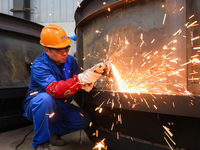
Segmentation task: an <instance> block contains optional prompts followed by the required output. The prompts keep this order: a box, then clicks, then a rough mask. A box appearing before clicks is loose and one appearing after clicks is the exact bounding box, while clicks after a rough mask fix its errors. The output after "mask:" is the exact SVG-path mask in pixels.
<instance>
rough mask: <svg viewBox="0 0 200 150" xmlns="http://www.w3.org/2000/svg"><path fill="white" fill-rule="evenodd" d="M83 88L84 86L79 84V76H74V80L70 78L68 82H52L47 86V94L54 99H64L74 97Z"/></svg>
mask: <svg viewBox="0 0 200 150" xmlns="http://www.w3.org/2000/svg"><path fill="white" fill-rule="evenodd" d="M81 87H82V85H81V84H80V82H79V79H78V76H77V75H74V76H73V78H69V79H68V80H66V81H64V80H61V81H54V82H51V83H50V84H49V85H48V86H47V88H46V92H47V93H48V94H50V95H51V96H53V97H54V98H63V97H69V96H72V95H74V94H75V93H76V92H77V91H78V90H80V89H81Z"/></svg>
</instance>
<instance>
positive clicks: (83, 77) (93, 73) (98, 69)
mask: <svg viewBox="0 0 200 150" xmlns="http://www.w3.org/2000/svg"><path fill="white" fill-rule="evenodd" d="M105 67H106V65H105V64H104V63H99V64H97V65H95V66H93V67H92V68H90V69H87V70H85V71H84V72H83V73H80V74H78V79H79V81H80V83H81V84H82V85H85V84H87V83H89V84H90V83H94V82H96V81H97V80H98V79H99V78H100V77H101V75H102V73H103V70H104V69H105Z"/></svg>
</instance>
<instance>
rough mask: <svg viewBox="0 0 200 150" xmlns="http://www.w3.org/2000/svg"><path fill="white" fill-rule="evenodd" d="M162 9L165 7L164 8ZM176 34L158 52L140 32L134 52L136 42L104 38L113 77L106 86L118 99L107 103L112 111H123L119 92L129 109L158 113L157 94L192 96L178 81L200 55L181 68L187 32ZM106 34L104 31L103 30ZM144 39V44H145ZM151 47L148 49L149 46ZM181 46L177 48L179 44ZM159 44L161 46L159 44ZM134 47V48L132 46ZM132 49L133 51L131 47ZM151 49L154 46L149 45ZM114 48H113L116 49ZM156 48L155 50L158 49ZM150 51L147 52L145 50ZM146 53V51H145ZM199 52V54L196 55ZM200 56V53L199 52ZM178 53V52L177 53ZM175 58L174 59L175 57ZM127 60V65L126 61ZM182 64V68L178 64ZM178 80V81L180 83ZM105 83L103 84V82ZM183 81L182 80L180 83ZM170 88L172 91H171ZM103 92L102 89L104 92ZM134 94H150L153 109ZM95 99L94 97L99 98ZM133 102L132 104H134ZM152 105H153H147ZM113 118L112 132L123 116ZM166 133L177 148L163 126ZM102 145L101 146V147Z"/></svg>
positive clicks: (122, 38) (168, 131) (198, 62)
mask: <svg viewBox="0 0 200 150" xmlns="http://www.w3.org/2000/svg"><path fill="white" fill-rule="evenodd" d="M163 7H165V6H164V5H163ZM183 9H184V7H181V8H180V9H179V11H182V10H183ZM108 11H110V8H108ZM176 12H177V11H176ZM166 17H167V14H166V13H165V14H164V16H163V20H162V21H160V23H163V24H165V23H166ZM193 17H194V15H192V16H190V17H189V19H191V18H193ZM197 25H198V24H197V21H194V22H192V23H191V20H190V22H187V23H186V24H185V28H190V27H193V26H197ZM142 28H143V27H139V28H138V29H142ZM175 31H176V32H175V33H173V34H172V38H171V39H170V38H169V39H170V40H169V41H167V43H165V45H164V44H163V45H159V46H157V47H158V49H155V50H153V49H148V46H149V44H148V43H149V42H151V44H152V43H154V44H152V45H155V38H152V39H151V41H147V40H148V38H145V37H146V36H145V32H142V33H141V32H139V33H137V35H138V37H134V38H135V39H139V40H138V41H137V43H136V45H137V46H136V47H134V46H133V50H132V47H131V46H132V44H133V43H131V42H133V41H130V42H129V41H128V39H127V37H128V36H124V37H120V36H119V35H120V34H118V33H117V34H116V37H115V36H113V37H112V36H110V35H109V36H108V35H106V36H104V40H105V41H106V43H107V45H108V49H107V48H106V49H103V51H104V52H105V53H106V58H105V59H102V60H104V61H110V62H111V68H112V69H111V74H112V75H111V77H108V78H106V79H108V80H107V81H108V82H106V84H107V86H108V85H109V88H110V90H111V91H112V92H111V96H113V97H114V96H115V97H117V98H116V99H115V98H109V99H108V100H105V101H106V104H109V105H110V106H111V110H114V107H115V106H118V108H120V109H121V108H122V104H121V102H120V97H119V94H118V93H119V92H120V93H122V94H123V96H124V98H126V99H128V101H127V103H128V106H129V107H130V108H133V109H134V108H135V107H137V105H140V104H141V103H143V104H146V106H147V108H154V109H156V110H157V109H159V108H158V107H157V106H156V105H155V104H154V103H155V101H156V96H154V95H158V94H169V95H176V94H181V95H192V93H191V92H189V91H187V88H186V87H185V86H186V85H185V84H184V83H181V82H180V83H179V78H181V79H185V75H184V74H185V73H186V65H188V64H190V65H197V64H200V60H199V59H198V58H199V55H197V54H196V55H193V56H191V57H190V58H189V59H187V61H188V60H189V61H188V62H184V64H182V63H183V62H182V59H181V58H180V57H177V55H178V54H177V51H176V50H177V49H178V50H179V48H180V47H176V46H178V45H180V44H181V43H178V42H179V41H178V39H179V38H178V37H181V38H183V37H184V38H186V35H183V32H182V31H185V30H184V29H179V28H178V29H176V30H175ZM102 32H103V30H102ZM96 33H101V31H99V30H96ZM144 39H145V41H144ZM199 39H200V36H197V37H193V38H191V39H190V40H191V41H195V40H199ZM156 41H159V39H158V38H157V37H156ZM146 43H147V44H148V45H147V44H146ZM176 43H178V44H176ZM159 44H160V43H159ZM130 45H131V46H130ZM129 46H130V47H129ZM150 46H151V45H150ZM113 47H114V48H113ZM157 47H156V48H157ZM126 49H131V50H132V51H131V53H132V54H131V53H129V52H130V51H126ZM146 49H147V50H146ZM145 50H146V51H145ZM193 50H200V47H193ZM193 52H198V51H193ZM199 52H200V51H199ZM125 53H126V54H127V55H125V58H124V59H123V58H122V57H123V54H125ZM178 53H179V52H178ZM174 55H175V56H174ZM95 57H96V58H97V56H94V58H95ZM126 60H127V61H126ZM180 62H181V64H179V63H180ZM196 74H198V72H197V71H195V70H193V71H192V72H191V73H189V74H188V75H189V78H187V80H188V81H198V80H200V78H198V77H193V75H196ZM177 78H178V80H177ZM102 81H103V80H102ZM180 81H182V80H180ZM168 87H170V88H172V89H170V88H169V89H168ZM102 89H103V88H102ZM99 93H100V92H98V93H97V94H96V95H98V94H99ZM132 93H136V94H138V95H139V96H140V94H141V93H147V94H150V95H151V96H152V97H153V99H152V101H153V105H152V101H151V100H150V99H147V100H146V99H145V98H144V97H139V100H138V98H135V97H134V96H131V94H132ZM153 94H154V95H153ZM96 95H95V96H96ZM95 96H94V97H95ZM161 99H162V102H163V103H164V104H168V105H171V107H173V108H175V107H176V105H175V104H177V103H175V102H167V101H165V100H164V99H163V98H162V97H161ZM131 100H132V101H131ZM105 101H103V102H102V103H101V105H100V106H98V107H97V108H96V109H95V111H97V110H98V111H99V113H101V111H102V106H103V104H104V103H105ZM148 102H151V103H148ZM188 105H189V106H190V107H192V106H193V105H194V104H193V101H190V102H189V103H188ZM114 117H116V121H115V122H112V125H111V129H110V130H111V131H112V130H113V129H114V126H115V124H118V125H119V124H122V116H121V114H114ZM163 128H164V129H165V131H166V132H164V133H165V134H166V137H167V138H168V139H169V140H171V142H172V143H173V144H174V145H176V143H175V142H174V141H173V140H172V138H171V137H172V136H173V134H172V133H171V132H170V129H169V128H167V127H166V126H163ZM119 133H120V132H117V139H119ZM94 135H96V137H98V130H97V131H96V133H94ZM166 137H164V139H165V141H166V142H167V144H168V145H169V147H170V148H171V149H173V148H172V146H171V145H170V144H169V142H168V139H167V138H166ZM99 143H100V144H99ZM99 143H97V145H98V144H99V145H98V146H97V145H96V146H95V147H94V148H93V149H98V148H99V150H100V149H101V148H103V147H102V145H104V144H102V143H101V142H99Z"/></svg>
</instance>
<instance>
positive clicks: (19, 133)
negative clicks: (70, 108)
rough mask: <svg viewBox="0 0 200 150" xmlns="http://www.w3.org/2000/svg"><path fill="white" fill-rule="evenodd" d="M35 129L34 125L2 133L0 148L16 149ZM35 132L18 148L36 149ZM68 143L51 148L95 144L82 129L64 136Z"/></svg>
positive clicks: (88, 149)
mask: <svg viewBox="0 0 200 150" xmlns="http://www.w3.org/2000/svg"><path fill="white" fill-rule="evenodd" d="M32 129H33V126H32V125H29V126H26V127H22V128H19V129H15V130H10V131H7V132H3V133H0V139H1V140H0V150H15V147H16V146H17V145H18V144H19V143H20V142H21V141H22V140H23V138H24V136H25V135H26V134H27V133H29V132H30V131H31V130H32ZM33 135H34V132H32V133H31V134H30V135H28V136H27V137H26V140H25V141H24V143H23V144H22V145H21V146H19V147H18V149H17V150H34V149H33V148H32V145H31V144H32V137H33ZM62 138H63V139H64V140H66V142H67V143H68V144H67V145H66V146H51V150H92V148H93V147H94V144H93V143H92V142H91V141H90V140H89V139H88V137H87V135H86V133H85V132H84V131H81V141H82V144H80V131H77V132H73V133H70V134H67V135H65V136H63V137H62Z"/></svg>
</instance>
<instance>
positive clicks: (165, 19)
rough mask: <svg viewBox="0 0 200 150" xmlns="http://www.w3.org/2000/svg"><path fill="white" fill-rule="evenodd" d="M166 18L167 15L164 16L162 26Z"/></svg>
mask: <svg viewBox="0 0 200 150" xmlns="http://www.w3.org/2000/svg"><path fill="white" fill-rule="evenodd" d="M166 16H167V14H165V15H164V18H163V24H165V20H166Z"/></svg>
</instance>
